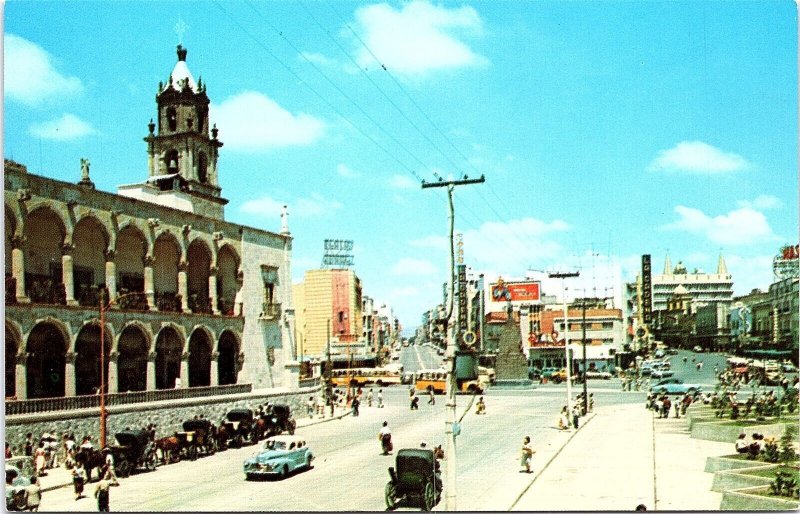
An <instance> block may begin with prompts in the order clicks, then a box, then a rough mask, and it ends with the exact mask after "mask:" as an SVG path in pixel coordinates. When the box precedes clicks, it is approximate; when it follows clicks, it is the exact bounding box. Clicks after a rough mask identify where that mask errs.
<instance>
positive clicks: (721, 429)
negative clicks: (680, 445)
mask: <svg viewBox="0 0 800 514" xmlns="http://www.w3.org/2000/svg"><path fill="white" fill-rule="evenodd" d="M725 421H728V422H730V421H731V420H724V421H721V422H720V421H716V422H709V423H703V422H701V423H696V424H694V425H693V426H692V428H691V432H692V437H693V438H695V439H703V440H706V441H718V442H721V443H727V442H729V443H731V446H733V444H734V442H736V439H737V438H738V437H739V434H741V433H742V432H744V433H745V434H752V433H754V432H758V433H759V434H764V437H775V438H776V439H779V438H780V437H781V436H782V435H783V432H784V431H785V430H786V425H787V424H786V423H770V422H769V421H765V422H764V424H763V425H748V426H736V425H730V424H726V423H725Z"/></svg>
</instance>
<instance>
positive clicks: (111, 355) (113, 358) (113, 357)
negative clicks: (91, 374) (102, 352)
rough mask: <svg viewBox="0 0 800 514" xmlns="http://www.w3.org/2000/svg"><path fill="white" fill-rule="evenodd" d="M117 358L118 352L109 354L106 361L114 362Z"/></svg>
mask: <svg viewBox="0 0 800 514" xmlns="http://www.w3.org/2000/svg"><path fill="white" fill-rule="evenodd" d="M118 358H119V352H111V353H109V354H108V360H110V361H116V360H117V359H118Z"/></svg>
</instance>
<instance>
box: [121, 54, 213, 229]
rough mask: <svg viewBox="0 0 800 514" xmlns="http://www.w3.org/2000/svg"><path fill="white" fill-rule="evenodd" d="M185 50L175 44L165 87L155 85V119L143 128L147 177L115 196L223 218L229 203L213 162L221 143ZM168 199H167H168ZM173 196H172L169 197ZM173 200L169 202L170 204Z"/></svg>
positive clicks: (204, 90)
mask: <svg viewBox="0 0 800 514" xmlns="http://www.w3.org/2000/svg"><path fill="white" fill-rule="evenodd" d="M187 53H188V52H187V49H186V48H184V47H183V45H178V47H177V54H178V60H177V62H176V63H175V66H174V68H173V69H172V73H170V75H169V77H168V79H167V81H166V83H164V82H161V83H159V84H158V92H157V93H156V105H157V118H156V120H157V121H156V122H154V121H153V120H152V119H151V120H150V123H149V124H148V126H147V127H148V132H149V133H148V134H147V136H146V137H145V138H144V141H145V142H146V143H147V154H148V179H147V182H146V183H145V185H146V186H147V187H142V186H144V185H137V184H134V185H132V186H124V187H121V188H120V189H119V193H120V194H122V195H126V196H133V197H136V198H138V199H141V200H144V201H153V202H155V203H159V204H162V205H170V206H172V207H175V208H177V209H182V210H189V208H188V206H191V211H192V212H196V213H198V214H203V215H205V216H210V217H214V218H219V219H223V218H224V214H223V207H224V205H225V204H227V203H228V201H227V200H226V199H224V198H222V197H221V193H222V189H221V188H220V187H219V178H218V175H217V160H218V158H219V149H220V148H221V147H222V142H221V141H220V140H219V139H217V135H218V133H219V131H218V130H217V127H216V126H215V125H213V126H212V127H213V128H211V129H210V130H209V125H210V123H209V104H210V100H209V98H208V96H207V95H206V86H205V84H204V83H203V80H202V78H200V79H198V80H196V81H195V79H194V76H193V75H192V72H191V71H190V70H189V67H188V66H187V65H186V55H187ZM170 195H172V197H170ZM173 197H174V198H173ZM171 200H174V202H171Z"/></svg>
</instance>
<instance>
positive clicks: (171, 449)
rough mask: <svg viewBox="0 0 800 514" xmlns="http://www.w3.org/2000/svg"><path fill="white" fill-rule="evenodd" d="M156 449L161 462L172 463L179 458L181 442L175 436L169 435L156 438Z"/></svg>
mask: <svg viewBox="0 0 800 514" xmlns="http://www.w3.org/2000/svg"><path fill="white" fill-rule="evenodd" d="M155 446H156V450H157V451H160V452H161V463H162V464H167V463H173V462H178V461H179V460H181V443H180V441H178V438H177V436H174V435H171V436H167V437H162V438H161V439H156V442H155Z"/></svg>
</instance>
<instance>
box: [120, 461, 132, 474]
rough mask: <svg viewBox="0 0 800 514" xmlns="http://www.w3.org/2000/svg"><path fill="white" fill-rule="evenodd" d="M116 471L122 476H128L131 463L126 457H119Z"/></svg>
mask: <svg viewBox="0 0 800 514" xmlns="http://www.w3.org/2000/svg"><path fill="white" fill-rule="evenodd" d="M117 472H118V473H119V476H121V477H122V478H128V477H129V476H130V475H131V464H130V462H128V459H120V461H119V464H117Z"/></svg>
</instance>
